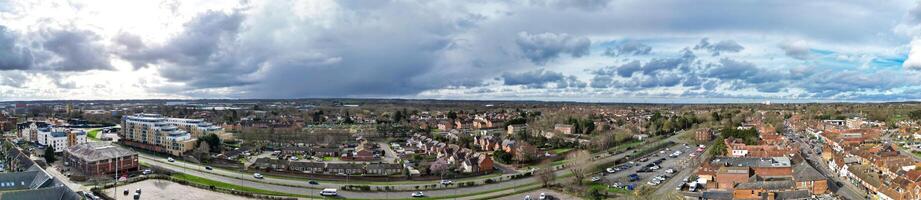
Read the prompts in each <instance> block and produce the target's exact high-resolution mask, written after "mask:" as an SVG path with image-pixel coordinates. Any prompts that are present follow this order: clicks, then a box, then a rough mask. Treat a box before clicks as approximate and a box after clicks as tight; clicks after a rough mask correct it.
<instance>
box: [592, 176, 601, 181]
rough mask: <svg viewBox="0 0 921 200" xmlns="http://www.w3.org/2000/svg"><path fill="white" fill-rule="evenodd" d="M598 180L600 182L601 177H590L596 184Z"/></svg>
mask: <svg viewBox="0 0 921 200" xmlns="http://www.w3.org/2000/svg"><path fill="white" fill-rule="evenodd" d="M600 180H601V177H598V176H595V177H592V182H598V181H600Z"/></svg>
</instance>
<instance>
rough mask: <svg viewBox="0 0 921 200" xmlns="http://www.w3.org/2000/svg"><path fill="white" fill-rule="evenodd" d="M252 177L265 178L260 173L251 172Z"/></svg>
mask: <svg viewBox="0 0 921 200" xmlns="http://www.w3.org/2000/svg"><path fill="white" fill-rule="evenodd" d="M253 178H257V179H262V178H265V177H262V174H259V173H255V174H253Z"/></svg>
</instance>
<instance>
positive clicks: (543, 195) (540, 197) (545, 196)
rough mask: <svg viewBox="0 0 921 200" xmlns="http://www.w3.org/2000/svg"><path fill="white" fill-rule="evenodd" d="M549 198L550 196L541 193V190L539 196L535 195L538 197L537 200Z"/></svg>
mask: <svg viewBox="0 0 921 200" xmlns="http://www.w3.org/2000/svg"><path fill="white" fill-rule="evenodd" d="M550 198H551V197H550V195H547V193H543V192H541V193H540V196H538V197H537V199H539V200H547V199H550Z"/></svg>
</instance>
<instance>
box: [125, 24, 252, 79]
mask: <svg viewBox="0 0 921 200" xmlns="http://www.w3.org/2000/svg"><path fill="white" fill-rule="evenodd" d="M243 19H244V17H243V15H242V14H240V13H238V12H230V13H227V12H221V11H207V12H204V13H201V14H200V15H198V16H196V17H195V18H193V19H192V20H191V21H189V22H188V23H186V24H185V25H184V27H185V30H183V31H182V32H181V33H179V34H178V35H177V36H175V37H173V38H172V39H170V40H169V41H167V42H165V43H164V44H162V45H153V46H148V45H146V44H144V43H143V41H142V40H140V37H138V36H136V35H132V34H128V33H122V34H119V35H118V36H116V37H115V38H114V42H115V43H116V44H117V45H118V47H119V48H121V49H122V50H123V51H119V52H118V54H119V55H120V56H121V57H122V58H123V59H125V60H128V61H130V62H131V63H132V64H133V65H134V67H135V68H141V67H148V66H150V65H151V64H159V65H160V68H159V71H160V74H162V75H163V77H164V78H167V79H168V80H172V81H180V82H186V83H188V84H190V85H191V86H194V87H196V88H215V87H228V86H240V85H247V84H250V83H251V82H249V81H247V80H244V76H246V75H248V74H250V73H252V72H254V71H256V70H258V68H259V67H260V66H261V65H264V64H265V58H263V57H262V56H264V55H263V54H264V53H265V52H259V51H258V50H256V49H252V50H253V51H250V53H245V52H247V49H241V48H243V47H241V46H239V43H238V40H237V39H238V35H239V33H240V29H241V26H242V25H241V24H242V22H243ZM243 54H246V55H243Z"/></svg>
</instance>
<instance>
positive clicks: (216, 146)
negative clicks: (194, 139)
mask: <svg viewBox="0 0 921 200" xmlns="http://www.w3.org/2000/svg"><path fill="white" fill-rule="evenodd" d="M202 142H204V143H205V144H207V145H208V146H209V147H208V149H210V151H211V152H214V153H220V152H221V145H222V144H221V138H219V137H217V135H215V134H213V133H212V134H208V135H205V136H201V137H199V138H198V146H201V143H202Z"/></svg>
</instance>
